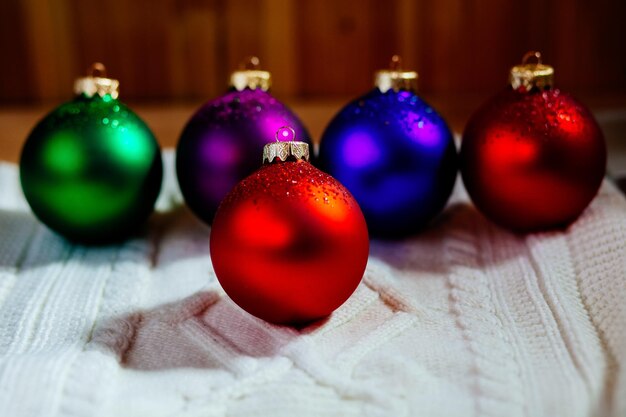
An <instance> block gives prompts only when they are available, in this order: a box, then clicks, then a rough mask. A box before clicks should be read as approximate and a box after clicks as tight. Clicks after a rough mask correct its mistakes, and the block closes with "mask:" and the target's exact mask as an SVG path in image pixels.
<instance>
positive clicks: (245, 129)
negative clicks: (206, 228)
mask: <svg viewBox="0 0 626 417" xmlns="http://www.w3.org/2000/svg"><path fill="white" fill-rule="evenodd" d="M250 62H251V63H253V64H255V65H258V60H256V61H254V60H253V59H251V61H250ZM231 85H232V87H233V88H232V89H231V91H229V92H228V93H226V94H225V95H223V96H221V97H218V98H216V99H214V100H210V101H209V102H207V103H206V104H204V105H203V106H202V107H201V108H200V109H199V110H198V111H197V112H196V113H195V114H194V115H193V117H192V118H191V119H190V120H189V122H188V123H187V125H186V126H185V129H184V130H183V133H182V135H181V137H180V140H179V142H178V146H177V149H176V173H177V176H178V184H179V185H180V189H181V191H182V193H183V197H184V198H185V201H186V202H187V205H188V206H189V208H190V209H191V210H192V211H193V212H194V213H195V214H196V215H197V216H198V217H199V218H200V219H202V220H203V221H204V222H205V223H207V224H211V223H212V221H213V216H214V215H215V212H216V211H217V208H218V206H219V204H220V202H221V201H222V199H223V198H224V197H225V196H226V194H227V193H228V192H229V191H230V190H231V188H233V187H234V186H235V185H236V184H237V183H238V182H239V181H241V180H242V179H243V178H245V177H247V176H248V175H250V174H251V173H252V172H254V171H255V170H256V169H258V167H259V165H260V163H261V161H260V160H259V155H261V154H262V153H263V146H264V145H265V144H267V138H268V137H269V138H271V137H274V135H275V133H276V131H278V129H279V128H280V127H282V126H290V127H292V128H293V129H294V131H295V134H296V137H297V138H298V139H299V140H303V141H308V140H309V139H308V138H309V134H308V132H307V131H306V128H305V127H304V126H303V125H302V122H301V121H300V120H299V119H298V117H297V116H296V115H295V114H294V113H292V112H291V111H290V110H289V109H288V108H287V107H286V106H285V105H284V104H283V103H281V102H280V101H278V100H276V99H275V98H274V97H272V95H271V94H269V93H268V92H267V90H268V88H269V85H270V74H269V73H268V72H267V71H259V70H242V71H236V72H234V73H233V74H232V76H231Z"/></svg>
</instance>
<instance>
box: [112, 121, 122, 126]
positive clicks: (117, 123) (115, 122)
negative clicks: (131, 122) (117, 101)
mask: <svg viewBox="0 0 626 417" xmlns="http://www.w3.org/2000/svg"><path fill="white" fill-rule="evenodd" d="M119 124H120V122H118V121H117V120H113V121H112V122H111V126H113V127H117V125H119Z"/></svg>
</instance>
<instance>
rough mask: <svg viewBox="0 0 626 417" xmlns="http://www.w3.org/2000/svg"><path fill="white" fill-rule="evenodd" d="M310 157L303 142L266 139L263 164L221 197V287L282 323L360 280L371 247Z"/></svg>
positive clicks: (338, 299) (323, 311) (327, 305)
mask: <svg viewBox="0 0 626 417" xmlns="http://www.w3.org/2000/svg"><path fill="white" fill-rule="evenodd" d="M307 161H308V145H307V144H306V143H303V142H294V141H291V142H276V143H272V144H268V145H266V147H265V149H264V154H263V162H264V165H263V166H262V167H261V168H260V169H259V170H258V171H256V172H255V173H253V174H252V175H250V176H249V177H247V178H245V179H244V180H242V181H241V182H240V183H239V184H238V185H237V186H236V187H235V188H234V189H233V190H232V191H231V192H230V193H229V194H228V195H227V196H226V198H225V199H224V200H223V201H222V203H221V205H220V207H219V209H218V211H217V213H216V215H215V219H214V220H213V227H212V230H211V260H212V262H213V268H214V270H215V274H216V276H217V279H218V280H219V282H220V284H221V285H222V287H223V288H224V291H226V293H227V294H228V295H229V296H230V298H232V299H233V301H234V302H235V303H237V304H238V305H239V306H240V307H241V308H243V309H244V310H246V311H247V312H248V313H250V314H253V315H255V316H257V317H259V318H262V319H264V320H266V321H269V322H272V323H279V324H299V323H306V322H310V321H313V320H316V319H320V318H323V317H326V316H328V315H329V314H330V313H332V312H333V310H335V309H336V308H337V307H339V306H340V305H341V304H343V303H344V301H346V300H347V299H348V297H349V296H350V295H351V294H352V293H353V292H354V290H355V289H356V287H357V286H358V284H359V282H360V281H361V278H362V277H363V273H364V271H365V266H366V264H367V257H368V253H369V239H368V234H367V226H366V224H365V219H364V217H363V214H362V213H361V209H360V208H359V206H358V204H357V202H356V201H355V200H354V198H353V197H352V195H351V194H350V193H349V192H348V191H347V190H346V189H345V188H344V187H343V186H342V185H341V184H340V183H339V182H338V181H337V180H335V179H334V178H333V177H331V176H330V175H328V174H326V173H324V172H322V171H320V170H318V169H317V168H315V167H314V166H313V165H311V164H310V163H309V162H307Z"/></svg>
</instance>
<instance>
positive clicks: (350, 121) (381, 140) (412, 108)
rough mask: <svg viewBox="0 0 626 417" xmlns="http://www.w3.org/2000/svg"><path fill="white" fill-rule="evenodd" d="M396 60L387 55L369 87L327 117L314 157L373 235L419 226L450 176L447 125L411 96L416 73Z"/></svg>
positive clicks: (445, 192)
mask: <svg viewBox="0 0 626 417" xmlns="http://www.w3.org/2000/svg"><path fill="white" fill-rule="evenodd" d="M394 66H395V68H394ZM398 66H399V58H398V57H397V56H394V58H393V59H392V69H390V70H384V71H379V72H378V73H377V74H376V88H374V89H373V90H372V91H370V92H369V93H367V94H365V95H364V96H363V97H361V98H358V99H356V100H354V101H353V102H351V103H350V104H348V105H347V106H346V107H344V108H343V110H341V111H340V112H339V114H338V115H337V116H335V118H334V119H333V120H332V121H331V122H330V124H329V125H328V127H327V128H326V131H325V132H324V134H323V136H322V140H321V143H320V148H319V156H318V160H317V164H318V165H319V166H320V168H321V169H323V170H324V171H326V172H328V173H329V174H330V175H332V176H333V177H335V178H336V179H338V180H339V181H340V182H341V183H342V184H343V185H344V186H345V187H346V188H348V190H350V192H351V193H352V195H354V197H355V198H356V200H357V201H358V203H359V205H360V206H361V209H362V211H363V214H364V215H365V218H366V220H367V224H368V228H369V230H370V234H371V235H372V236H378V237H392V238H393V237H402V236H407V235H410V234H412V233H415V232H416V231H418V230H420V229H422V228H423V227H424V226H425V225H426V224H427V223H428V222H429V221H430V220H431V219H432V218H433V217H435V216H436V215H437V214H438V213H439V212H440V211H441V210H442V209H443V208H444V206H445V204H446V202H447V201H448V198H449V197H450V193H451V192H452V188H453V186H454V182H455V179H456V174H457V154H456V148H455V145H454V141H453V137H452V133H451V132H450V129H449V128H448V126H447V124H446V122H445V121H444V120H443V118H442V117H441V116H440V115H439V114H438V113H437V112H436V111H435V110H433V108H432V107H430V106H429V105H428V104H427V103H426V102H425V101H424V100H422V99H421V98H420V97H419V96H417V95H416V94H415V88H414V87H415V83H416V80H417V73H415V72H412V71H400V70H398Z"/></svg>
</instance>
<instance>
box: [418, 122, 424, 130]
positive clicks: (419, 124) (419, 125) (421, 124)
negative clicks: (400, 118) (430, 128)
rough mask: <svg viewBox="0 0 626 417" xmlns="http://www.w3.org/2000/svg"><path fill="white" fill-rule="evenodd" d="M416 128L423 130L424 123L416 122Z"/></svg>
mask: <svg viewBox="0 0 626 417" xmlns="http://www.w3.org/2000/svg"><path fill="white" fill-rule="evenodd" d="M417 127H418V128H420V129H421V128H423V127H424V121H423V120H420V121H419V122H417Z"/></svg>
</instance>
